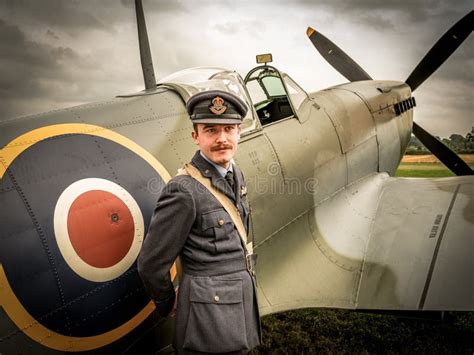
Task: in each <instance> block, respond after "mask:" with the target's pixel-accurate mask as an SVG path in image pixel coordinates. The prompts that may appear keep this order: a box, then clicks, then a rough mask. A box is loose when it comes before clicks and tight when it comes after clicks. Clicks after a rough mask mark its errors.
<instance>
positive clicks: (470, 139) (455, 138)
mask: <svg viewBox="0 0 474 355" xmlns="http://www.w3.org/2000/svg"><path fill="white" fill-rule="evenodd" d="M436 138H437V139H438V140H440V141H441V142H443V144H444V145H446V146H448V147H449V148H450V149H451V150H452V151H454V152H456V153H457V154H474V127H473V128H472V129H471V132H468V133H467V134H466V135H465V136H462V135H460V134H456V133H453V134H451V135H450V136H449V138H440V137H438V136H436ZM405 154H431V153H430V151H429V150H428V149H427V148H426V147H425V146H424V145H423V143H421V142H420V141H419V140H418V138H416V137H415V136H414V135H412V136H411V139H410V142H409V143H408V147H407V149H406V151H405Z"/></svg>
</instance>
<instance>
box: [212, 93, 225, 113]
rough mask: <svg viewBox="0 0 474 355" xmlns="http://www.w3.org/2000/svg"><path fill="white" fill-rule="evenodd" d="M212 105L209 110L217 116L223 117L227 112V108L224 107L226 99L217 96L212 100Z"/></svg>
mask: <svg viewBox="0 0 474 355" xmlns="http://www.w3.org/2000/svg"><path fill="white" fill-rule="evenodd" d="M211 102H212V105H211V106H209V110H210V111H211V112H212V113H213V114H215V115H222V114H223V113H224V112H225V111H226V110H227V106H226V105H224V99H223V98H221V97H219V96H216V97H215V98H214V99H212V101H211Z"/></svg>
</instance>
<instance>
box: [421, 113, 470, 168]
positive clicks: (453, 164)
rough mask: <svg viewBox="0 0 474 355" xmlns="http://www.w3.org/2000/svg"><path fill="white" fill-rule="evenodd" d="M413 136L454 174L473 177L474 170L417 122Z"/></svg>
mask: <svg viewBox="0 0 474 355" xmlns="http://www.w3.org/2000/svg"><path fill="white" fill-rule="evenodd" d="M413 134H414V135H415V136H416V138H418V139H419V140H420V142H421V143H423V144H424V145H425V147H426V148H428V149H429V150H430V152H431V153H433V154H434V155H435V156H436V158H438V159H439V160H440V161H441V162H442V163H443V164H444V165H446V166H447V167H448V169H449V170H451V171H452V172H453V173H455V174H456V175H473V171H472V169H471V168H470V166H469V165H467V163H466V162H465V161H464V160H462V159H461V158H460V157H459V156H458V155H457V154H456V153H454V152H453V151H452V150H451V149H449V148H448V147H446V146H445V145H444V144H443V143H441V142H440V141H439V140H438V139H436V138H435V137H433V136H432V135H431V134H430V133H428V132H427V131H425V130H424V129H423V128H421V127H420V126H419V125H418V124H416V123H415V122H413Z"/></svg>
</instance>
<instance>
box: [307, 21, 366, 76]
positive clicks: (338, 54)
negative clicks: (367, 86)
mask: <svg viewBox="0 0 474 355" xmlns="http://www.w3.org/2000/svg"><path fill="white" fill-rule="evenodd" d="M306 34H307V35H308V37H309V39H310V41H311V43H313V45H314V46H315V47H316V49H317V50H318V52H319V53H321V55H322V56H323V58H324V59H326V61H327V62H328V63H329V64H331V65H332V66H333V68H334V69H336V70H337V71H338V72H339V73H341V74H342V75H343V76H344V77H345V78H346V79H347V80H349V81H360V80H372V78H371V77H370V75H369V74H367V73H366V72H365V71H364V69H362V68H361V67H360V66H359V65H358V64H357V63H356V62H354V61H353V60H352V59H351V57H349V56H348V55H347V54H346V53H344V51H343V50H342V49H340V48H339V47H338V46H336V45H335V44H334V43H332V42H331V41H330V40H329V39H327V38H326V37H324V36H323V35H322V34H321V33H319V32H318V31H316V30H314V29H312V28H311V27H308V29H307V30H306Z"/></svg>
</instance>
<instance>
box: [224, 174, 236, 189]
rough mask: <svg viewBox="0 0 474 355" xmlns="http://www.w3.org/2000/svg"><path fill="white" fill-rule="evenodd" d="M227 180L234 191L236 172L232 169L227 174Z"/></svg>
mask: <svg viewBox="0 0 474 355" xmlns="http://www.w3.org/2000/svg"><path fill="white" fill-rule="evenodd" d="M225 181H227V183H228V184H229V186H230V188H231V189H232V192H234V173H232V171H228V172H227V174H225ZM234 194H235V192H234Z"/></svg>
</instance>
